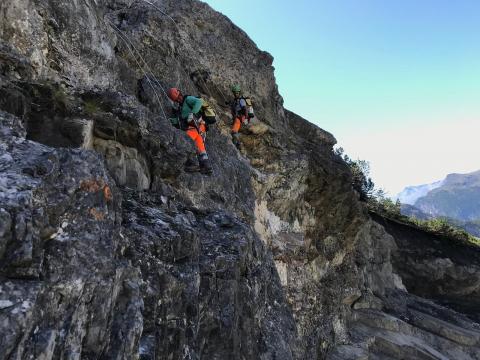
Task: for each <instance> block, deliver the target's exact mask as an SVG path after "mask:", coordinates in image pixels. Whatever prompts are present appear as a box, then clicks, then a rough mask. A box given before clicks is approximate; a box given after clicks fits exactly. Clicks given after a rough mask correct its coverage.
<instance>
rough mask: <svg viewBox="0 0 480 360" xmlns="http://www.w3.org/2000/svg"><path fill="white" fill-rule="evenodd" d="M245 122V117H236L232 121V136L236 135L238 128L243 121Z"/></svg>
mask: <svg viewBox="0 0 480 360" xmlns="http://www.w3.org/2000/svg"><path fill="white" fill-rule="evenodd" d="M244 120H245V116H237V117H236V118H235V119H233V125H232V130H231V132H232V134H236V133H238V132H239V131H240V127H241V126H242V123H243V121H244Z"/></svg>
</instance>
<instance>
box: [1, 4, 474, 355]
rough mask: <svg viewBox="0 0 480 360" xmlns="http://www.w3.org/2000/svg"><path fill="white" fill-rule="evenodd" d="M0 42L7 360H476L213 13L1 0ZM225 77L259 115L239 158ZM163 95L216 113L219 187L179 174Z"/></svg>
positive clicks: (245, 48)
mask: <svg viewBox="0 0 480 360" xmlns="http://www.w3.org/2000/svg"><path fill="white" fill-rule="evenodd" d="M165 14H167V15H168V16H166V15H165ZM0 41H1V42H0V81H1V83H0V110H2V112H1V113H0V129H1V130H0V218H1V223H0V262H1V266H0V269H1V270H0V334H1V335H2V336H0V349H1V351H0V358H1V359H31V358H34V359H64V358H65V359H136V358H140V359H200V358H203V359H325V358H330V359H358V358H369V359H370V358H371V359H388V358H408V359H415V358H419V359H448V358H450V359H478V358H479V355H478V354H479V353H480V345H479V344H480V331H479V328H478V324H476V323H475V322H474V320H468V318H466V317H465V316H464V315H462V314H459V313H456V312H454V311H453V310H449V309H448V308H446V307H442V306H440V305H436V304H435V303H434V302H433V301H432V300H436V299H435V298H434V297H431V300H428V299H422V298H419V297H416V296H415V295H414V294H410V293H408V292H407V291H406V289H405V288H404V286H403V284H402V280H401V277H400V276H405V275H402V273H401V271H400V270H401V269H400V268H398V270H397V272H398V273H399V275H398V274H395V270H394V268H393V267H392V257H391V253H392V251H395V249H396V248H397V246H398V245H396V244H395V240H394V238H393V237H392V236H391V235H389V234H388V233H387V232H386V231H385V230H384V228H383V227H382V226H381V225H380V224H379V223H378V221H374V220H372V219H371V218H370V216H369V214H368V212H367V211H366V208H365V206H364V204H363V203H361V202H360V201H359V200H358V198H359V196H358V194H357V193H355V191H354V190H353V189H352V186H351V174H350V172H349V169H348V167H347V166H346V165H345V164H344V163H343V161H342V160H341V159H340V158H339V157H336V156H335V155H334V154H333V152H332V146H333V145H334V144H335V139H334V138H333V136H332V135H330V134H328V133H326V132H324V131H323V130H321V129H318V128H317V127H315V126H314V125H312V124H310V123H308V122H307V121H306V120H304V119H302V118H300V117H298V116H297V115H295V114H293V113H291V112H289V111H287V110H285V109H284V108H283V105H282V98H281V96H280V95H279V93H278V90H277V87H276V84H275V78H274V74H273V67H272V57H271V56H270V55H269V54H267V53H265V52H262V51H260V50H258V49H257V47H256V46H255V44H254V43H253V42H252V41H251V40H250V39H249V38H248V37H247V36H246V34H245V33H243V32H242V31H241V30H240V29H239V28H237V27H236V26H235V25H233V24H232V23H231V22H230V21H229V20H228V19H227V18H225V17H223V16H222V15H220V14H218V13H216V12H214V11H213V10H212V9H210V8H209V7H208V6H207V5H206V4H203V3H201V2H198V1H193V0H183V1H178V0H177V1H173V0H165V1H160V2H156V3H155V4H153V5H152V4H149V3H148V2H147V1H133V0H108V1H104V2H102V3H100V2H97V1H95V0H85V1H83V2H77V1H73V2H67V1H63V0H47V1H40V0H4V1H2V3H1V4H0ZM234 81H239V82H240V83H241V84H242V86H243V88H244V89H246V92H247V93H249V94H250V95H251V96H252V97H253V98H254V99H255V100H256V113H257V115H258V118H259V119H260V120H261V122H260V121H256V122H254V123H253V124H252V125H251V126H250V127H249V129H246V130H245V131H244V133H243V134H242V139H241V141H242V146H243V150H242V152H238V151H237V149H236V148H235V147H234V146H233V145H232V144H231V141H230V139H229V117H228V111H227V109H225V108H224V107H223V106H222V104H223V103H224V101H225V100H226V97H227V96H228V88H229V85H230V84H231V83H232V82H234ZM173 85H177V86H180V87H181V88H182V89H184V90H185V92H186V93H191V94H202V96H204V97H206V98H207V99H209V101H210V102H211V103H212V104H213V106H215V108H216V110H217V112H218V114H219V118H220V121H219V124H218V126H216V127H214V128H213V129H212V130H211V131H210V132H209V134H208V138H207V148H208V150H209V153H210V156H211V159H212V164H213V168H214V175H213V176H210V177H208V176H203V175H200V174H188V173H184V172H183V171H182V168H183V163H184V162H185V161H186V159H187V157H189V156H190V155H191V154H192V152H193V146H192V144H191V143H190V142H189V139H188V138H187V137H186V136H185V135H184V134H183V133H182V132H180V131H178V130H176V129H175V128H173V127H171V126H170V124H169V122H168V120H167V116H166V115H168V114H165V113H167V112H168V106H169V104H168V101H167V99H166V97H165V96H164V92H163V89H165V88H166V87H169V86H173ZM465 261H469V258H467V259H466V260H465ZM472 261H474V259H473V258H472ZM407 288H408V286H407ZM428 295H430V294H428V293H427V294H423V293H422V294H419V296H424V297H427V298H430V296H428ZM466 300H468V299H466Z"/></svg>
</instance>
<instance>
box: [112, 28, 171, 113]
mask: <svg viewBox="0 0 480 360" xmlns="http://www.w3.org/2000/svg"><path fill="white" fill-rule="evenodd" d="M107 21H108V23H109V24H110V25H111V26H112V28H113V29H114V30H115V31H116V32H117V33H118V35H119V37H120V39H122V40H123V41H124V42H125V44H126V45H127V49H128V51H129V52H130V54H131V55H132V57H133V58H134V60H135V63H136V64H137V66H138V67H139V68H140V71H142V73H143V75H144V76H145V78H146V79H147V82H148V83H149V85H150V87H151V88H152V90H153V93H154V94H155V97H156V98H157V101H158V104H159V105H160V109H161V110H162V114H163V117H164V119H165V120H168V117H167V115H166V113H165V110H164V108H163V105H162V101H161V100H160V96H159V94H158V92H157V90H156V89H155V86H154V85H153V83H152V80H151V79H150V76H151V77H152V78H153V79H154V81H155V82H156V83H157V85H158V86H159V87H160V88H161V89H162V91H163V93H164V94H165V96H167V93H166V91H165V89H164V88H163V87H162V85H161V84H160V82H159V81H158V80H157V78H156V77H155V75H154V74H153V72H152V71H151V69H150V67H149V66H148V64H147V62H146V61H145V59H144V58H143V57H142V55H141V54H140V52H139V51H138V50H137V48H136V47H135V46H134V45H133V43H132V42H131V41H130V40H129V39H128V37H127V36H126V35H124V34H123V32H122V31H121V30H120V29H119V28H118V27H117V26H116V25H115V24H114V23H113V22H111V21H110V20H108V19H107ZM130 46H131V47H132V48H133V49H134V50H135V52H136V53H137V54H138V56H139V57H140V59H141V60H142V61H143V63H144V64H145V66H146V67H147V69H148V71H149V72H150V74H151V75H149V74H147V73H146V71H145V70H144V69H143V67H142V65H141V64H140V63H139V61H138V59H137V57H136V56H135V54H134V52H133V50H132V49H131V48H130Z"/></svg>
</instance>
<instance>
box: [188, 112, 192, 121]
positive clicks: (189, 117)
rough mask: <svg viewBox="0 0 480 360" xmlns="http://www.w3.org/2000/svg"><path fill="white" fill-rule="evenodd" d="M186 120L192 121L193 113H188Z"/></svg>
mask: <svg viewBox="0 0 480 360" xmlns="http://www.w3.org/2000/svg"><path fill="white" fill-rule="evenodd" d="M187 121H188V122H190V121H193V113H190V114H188V117H187Z"/></svg>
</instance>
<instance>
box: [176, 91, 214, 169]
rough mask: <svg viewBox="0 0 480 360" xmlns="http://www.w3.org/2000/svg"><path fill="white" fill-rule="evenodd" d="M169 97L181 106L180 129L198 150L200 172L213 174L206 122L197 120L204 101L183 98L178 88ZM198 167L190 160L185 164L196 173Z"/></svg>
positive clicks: (194, 98) (193, 97)
mask: <svg viewBox="0 0 480 360" xmlns="http://www.w3.org/2000/svg"><path fill="white" fill-rule="evenodd" d="M167 95H168V97H169V98H170V100H172V101H174V102H176V103H178V104H179V124H178V127H179V128H180V129H182V130H185V132H186V133H187V135H188V136H189V137H190V139H192V141H193V143H194V144H195V147H196V148H197V157H198V163H199V165H200V172H201V173H204V174H211V173H212V167H211V166H210V161H209V159H208V155H207V150H206V148H205V141H204V138H205V134H206V126H205V122H204V121H203V120H202V119H201V118H200V119H197V116H196V115H197V114H198V113H199V112H200V110H201V108H202V104H203V101H202V99H200V98H197V97H195V96H185V97H184V96H183V95H182V93H181V92H180V90H178V89H177V88H171V89H170V90H168V94H167ZM197 169H198V168H197V166H196V165H195V164H194V163H193V161H192V160H191V159H188V161H187V163H186V164H185V170H186V171H195V170H197Z"/></svg>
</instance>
